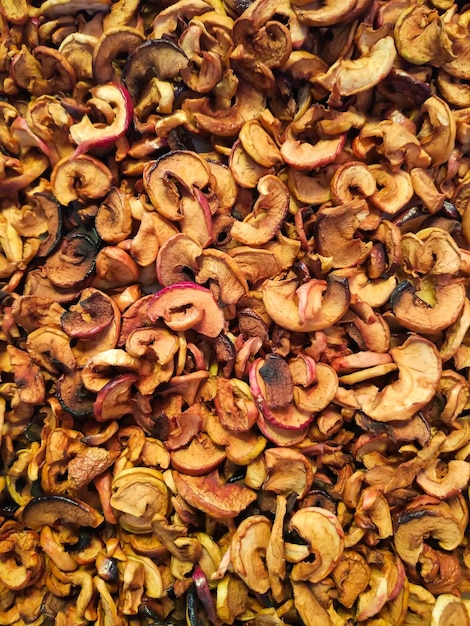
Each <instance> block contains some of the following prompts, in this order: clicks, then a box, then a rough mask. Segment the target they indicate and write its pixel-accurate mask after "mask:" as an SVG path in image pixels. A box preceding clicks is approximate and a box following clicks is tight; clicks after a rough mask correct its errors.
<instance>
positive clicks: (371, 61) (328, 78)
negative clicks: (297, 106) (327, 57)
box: [316, 36, 397, 96]
mask: <svg viewBox="0 0 470 626" xmlns="http://www.w3.org/2000/svg"><path fill="white" fill-rule="evenodd" d="M396 56H397V51H396V48H395V42H394V40H393V37H390V36H388V37H382V38H381V39H379V40H378V41H377V43H375V44H374V45H373V46H372V47H371V48H370V50H368V51H367V52H366V53H365V54H363V56H361V57H359V58H358V59H355V60H353V61H352V60H350V59H343V58H340V59H338V61H336V63H334V64H333V65H332V66H331V67H330V68H329V70H328V71H327V72H325V73H324V74H319V75H318V76H317V77H316V82H318V83H319V84H320V85H321V86H322V87H324V88H325V89H328V90H329V91H335V90H336V91H337V92H338V93H339V94H340V95H341V96H352V95H353V94H356V93H361V92H362V91H366V90H367V89H370V88H371V87H374V86H375V85H377V83H379V82H380V81H381V80H382V79H383V78H385V77H386V76H387V75H388V74H389V73H390V70H391V69H392V67H393V62H394V60H395V57H396Z"/></svg>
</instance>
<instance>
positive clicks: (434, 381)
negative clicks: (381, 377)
mask: <svg viewBox="0 0 470 626" xmlns="http://www.w3.org/2000/svg"><path fill="white" fill-rule="evenodd" d="M390 354H391V356H392V358H393V360H394V361H395V363H396V364H397V365H398V379H397V380H396V381H395V382H393V383H390V384H389V385H387V386H386V387H385V388H384V389H383V390H382V391H381V392H380V393H378V394H377V395H376V396H375V397H374V398H373V399H371V400H367V401H366V402H364V403H363V405H362V410H363V411H364V413H365V414H366V415H368V416H369V417H371V418H372V419H374V420H377V421H380V422H389V421H396V420H407V419H409V418H410V417H411V416H412V415H414V414H415V413H416V412H417V411H419V410H420V409H421V408H422V407H423V406H425V405H426V404H427V403H428V402H429V401H430V400H431V398H432V397H433V396H434V394H435V393H436V389H437V388H438V385H439V380H440V377H441V372H442V363H441V358H440V356H439V352H438V350H437V348H436V347H435V345H434V344H433V343H431V342H430V341H428V340H427V339H424V337H420V336H419V335H413V336H411V337H409V338H408V339H407V340H406V341H405V343H404V344H403V345H402V346H399V347H397V348H392V349H391V350H390Z"/></svg>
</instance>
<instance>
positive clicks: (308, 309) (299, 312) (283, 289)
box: [261, 276, 350, 333]
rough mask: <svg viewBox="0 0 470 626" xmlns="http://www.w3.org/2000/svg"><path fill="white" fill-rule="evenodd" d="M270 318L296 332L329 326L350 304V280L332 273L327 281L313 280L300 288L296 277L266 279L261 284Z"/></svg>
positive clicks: (341, 315) (306, 331)
mask: <svg viewBox="0 0 470 626" xmlns="http://www.w3.org/2000/svg"><path fill="white" fill-rule="evenodd" d="M261 293H262V295H263V303H264V306H265V307H266V311H267V313H268V315H269V316H270V318H271V319H272V320H273V321H274V322H275V323H276V324H279V325H280V326H283V327H284V328H287V329H288V330H291V331H293V332H299V333H302V332H304V333H308V332H312V331H315V330H322V329H324V328H329V327H330V326H333V324H336V322H337V321H338V320H340V319H341V318H342V317H343V315H344V314H345V313H346V311H347V308H348V306H349V299H350V296H349V287H348V283H347V280H346V279H344V278H339V277H336V276H333V277H332V278H330V279H329V281H328V282H325V281H322V280H317V279H313V280H310V281H308V282H307V283H304V284H303V285H302V286H301V287H298V283H297V280H295V279H287V280H278V281H275V280H267V281H265V282H264V283H263V284H262V285H261Z"/></svg>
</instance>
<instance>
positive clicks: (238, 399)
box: [214, 376, 258, 433]
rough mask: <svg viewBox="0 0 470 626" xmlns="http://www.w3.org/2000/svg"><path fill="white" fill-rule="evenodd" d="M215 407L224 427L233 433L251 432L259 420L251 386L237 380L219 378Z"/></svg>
mask: <svg viewBox="0 0 470 626" xmlns="http://www.w3.org/2000/svg"><path fill="white" fill-rule="evenodd" d="M214 406H215V409H216V411H217V415H218V417H219V419H220V422H221V424H222V426H223V427H224V428H228V429H229V430H230V431H232V432H236V433H246V432H249V431H250V429H251V428H252V427H253V425H254V424H255V422H256V419H257V418H258V409H257V408H256V404H255V402H254V400H253V397H252V395H251V391H250V388H249V386H248V385H247V384H246V383H245V382H244V381H242V380H238V379H237V378H231V379H230V380H227V379H226V378H222V377H221V376H218V377H217V394H216V396H215V397H214Z"/></svg>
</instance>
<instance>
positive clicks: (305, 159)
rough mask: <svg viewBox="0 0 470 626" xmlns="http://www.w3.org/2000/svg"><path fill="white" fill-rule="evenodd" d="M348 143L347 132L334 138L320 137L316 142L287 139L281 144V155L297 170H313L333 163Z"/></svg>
mask: <svg viewBox="0 0 470 626" xmlns="http://www.w3.org/2000/svg"><path fill="white" fill-rule="evenodd" d="M345 143H346V133H343V134H341V135H338V136H337V137H333V138H330V137H328V138H322V139H319V140H318V141H317V142H316V143H315V144H311V143H308V142H307V141H300V140H298V139H287V140H286V141H284V142H283V143H282V145H281V155H282V158H283V159H284V161H285V162H286V163H288V164H289V165H290V166H292V167H294V168H295V169H297V170H309V171H311V170H313V169H314V168H317V167H322V166H324V165H328V163H332V162H333V161H334V160H335V159H336V158H337V157H338V156H339V155H340V154H341V151H342V149H343V148H344V144H345Z"/></svg>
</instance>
